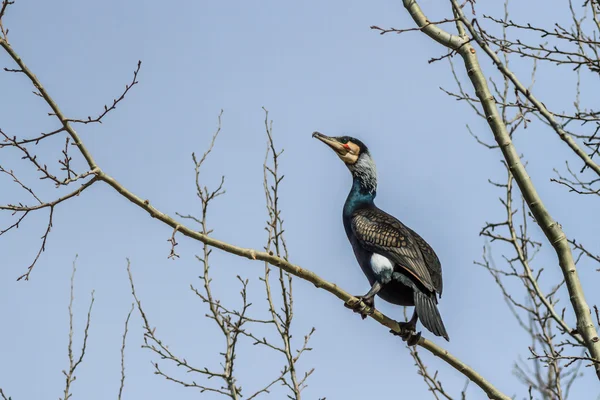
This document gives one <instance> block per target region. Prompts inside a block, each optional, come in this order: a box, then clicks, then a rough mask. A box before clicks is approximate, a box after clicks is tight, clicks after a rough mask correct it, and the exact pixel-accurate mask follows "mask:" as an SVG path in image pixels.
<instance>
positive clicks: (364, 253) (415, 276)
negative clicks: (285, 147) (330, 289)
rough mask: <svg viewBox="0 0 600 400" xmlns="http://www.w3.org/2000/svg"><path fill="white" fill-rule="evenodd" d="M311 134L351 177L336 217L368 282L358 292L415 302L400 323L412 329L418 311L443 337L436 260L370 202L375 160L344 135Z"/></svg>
mask: <svg viewBox="0 0 600 400" xmlns="http://www.w3.org/2000/svg"><path fill="white" fill-rule="evenodd" d="M313 136H314V137H316V138H318V139H319V140H321V141H323V142H325V143H326V144H327V145H329V146H330V147H331V148H332V149H333V150H335V151H336V153H337V154H338V156H339V157H340V158H341V159H342V160H343V161H344V162H345V163H346V166H347V167H348V169H349V170H350V172H351V173H352V176H353V183H352V189H351V190H350V193H349V194H348V198H347V199H346V203H345V204H344V210H343V218H342V219H343V222H344V228H345V230H346V234H347V236H348V240H349V241H350V243H351V245H352V248H353V250H354V254H355V256H356V259H357V261H358V263H359V264H360V266H361V268H362V270H363V272H364V273H365V275H366V276H367V279H368V280H369V283H370V284H371V290H370V291H369V292H368V293H367V294H366V295H364V296H358V297H359V298H360V299H361V300H362V301H363V302H364V303H366V304H367V305H369V306H371V307H373V305H374V300H373V297H374V296H375V295H376V294H377V295H379V296H380V297H381V298H382V299H384V300H386V301H388V302H390V303H393V304H398V305H403V306H415V314H414V315H413V318H412V319H411V321H410V322H409V323H407V324H405V325H406V328H407V329H408V330H410V329H412V330H413V331H414V326H415V324H416V321H417V316H418V317H419V319H420V320H421V322H422V323H423V325H424V326H425V327H426V328H427V329H429V330H430V331H431V332H433V333H434V334H435V335H437V336H443V337H444V338H446V339H447V340H448V333H447V332H446V329H445V327H444V324H443V322H442V319H441V316H440V314H439V311H438V309H437V306H436V304H437V295H441V294H442V267H441V264H440V261H439V259H438V257H437V255H436V254H435V252H434V251H433V249H432V248H431V246H429V244H428V243H427V242H426V241H425V240H424V239H423V238H422V237H421V236H419V235H418V234H417V233H415V232H414V231H413V230H411V229H410V228H408V227H407V226H405V225H404V224H402V222H400V221H398V220H397V219H396V218H394V217H393V216H391V215H389V214H387V213H386V212H384V211H382V210H380V209H379V208H377V206H375V204H374V199H375V196H376V190H377V178H376V172H375V163H374V162H373V160H372V159H371V156H370V154H369V151H368V149H367V147H366V146H365V145H364V144H363V143H362V142H360V141H359V140H357V139H354V138H350V137H347V136H344V137H339V138H331V137H327V136H325V135H322V134H320V133H318V132H315V133H314V134H313ZM418 337H419V336H418V335H417V336H416V339H415V340H413V342H412V344H414V343H416V341H417V340H418Z"/></svg>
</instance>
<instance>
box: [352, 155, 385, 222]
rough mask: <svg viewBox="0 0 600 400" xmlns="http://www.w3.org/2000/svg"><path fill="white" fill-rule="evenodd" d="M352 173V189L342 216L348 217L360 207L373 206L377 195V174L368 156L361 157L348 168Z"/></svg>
mask: <svg viewBox="0 0 600 400" xmlns="http://www.w3.org/2000/svg"><path fill="white" fill-rule="evenodd" d="M350 172H351V173H352V178H353V179H352V189H350V193H349V194H348V197H347V198H346V204H344V214H345V215H350V214H352V212H353V211H354V210H356V209H357V208H360V207H364V206H369V205H372V204H373V201H374V199H375V196H376V195H377V172H376V169H375V163H374V162H373V160H372V159H371V157H370V156H365V157H361V159H359V160H358V161H357V163H356V164H354V165H353V166H352V167H351V168H350Z"/></svg>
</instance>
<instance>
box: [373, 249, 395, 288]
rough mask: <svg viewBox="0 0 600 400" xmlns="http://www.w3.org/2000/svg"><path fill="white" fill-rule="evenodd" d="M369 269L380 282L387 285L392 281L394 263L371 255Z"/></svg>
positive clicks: (379, 255)
mask: <svg viewBox="0 0 600 400" xmlns="http://www.w3.org/2000/svg"><path fill="white" fill-rule="evenodd" d="M371 269H372V270H373V272H374V273H375V276H376V277H377V279H378V280H379V281H380V282H382V283H387V282H389V281H390V280H391V279H392V273H393V272H394V263H393V262H391V261H390V259H389V258H387V257H385V256H382V255H381V254H377V253H373V255H372V256H371Z"/></svg>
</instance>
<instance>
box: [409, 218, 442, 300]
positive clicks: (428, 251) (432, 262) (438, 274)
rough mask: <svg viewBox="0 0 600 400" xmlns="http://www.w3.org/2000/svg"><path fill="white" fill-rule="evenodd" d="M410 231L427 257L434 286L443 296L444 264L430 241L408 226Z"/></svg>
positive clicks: (426, 260)
mask: <svg viewBox="0 0 600 400" xmlns="http://www.w3.org/2000/svg"><path fill="white" fill-rule="evenodd" d="M406 229H408V231H409V232H410V233H411V234H412V235H413V237H414V238H415V242H416V243H417V246H419V250H420V251H421V254H422V255H423V258H424V259H425V264H426V265H427V270H428V271H429V276H431V281H432V282H433V287H435V290H436V292H438V294H439V295H440V296H441V295H442V289H443V284H442V264H441V263H440V259H439V258H438V256H437V254H435V251H433V249H432V248H431V246H430V245H429V243H427V242H426V241H425V239H423V238H422V237H421V236H419V234H418V233H417V232H415V231H413V230H412V229H410V228H409V227H406Z"/></svg>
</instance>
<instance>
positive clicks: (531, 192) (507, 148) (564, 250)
mask: <svg viewBox="0 0 600 400" xmlns="http://www.w3.org/2000/svg"><path fill="white" fill-rule="evenodd" d="M403 1H404V6H405V7H406V9H407V10H408V11H409V13H410V14H411V16H412V18H413V19H414V21H415V22H416V23H417V25H418V26H424V25H425V24H426V23H427V22H426V21H427V18H426V17H425V15H424V14H423V12H422V11H421V9H420V8H419V6H418V5H417V4H416V1H415V0H403ZM450 1H451V3H452V6H453V8H454V11H455V13H456V15H457V16H458V17H459V18H460V20H461V21H462V23H464V24H465V26H466V27H467V29H468V30H469V32H471V34H472V35H473V36H474V37H476V35H477V33H476V32H475V30H474V28H473V26H472V25H471V24H470V22H469V21H468V20H467V18H466V17H465V15H464V13H463V12H462V9H461V7H460V5H459V4H458V2H457V1H456V0H450ZM422 31H423V32H424V33H426V34H427V35H428V36H429V37H431V38H432V39H434V40H436V41H437V42H439V43H441V44H443V45H444V46H446V47H448V48H450V49H457V51H458V53H459V54H460V55H461V57H462V58H463V60H464V62H465V68H466V70H467V74H468V75H469V78H470V80H471V83H472V84H473V87H474V89H475V93H476V94H477V97H478V98H479V100H480V101H481V104H482V107H483V110H484V112H485V115H486V120H487V122H488V124H489V126H490V128H491V129H492V132H493V134H494V138H495V139H496V142H497V143H498V144H499V146H500V149H501V151H502V154H503V155H504V159H505V160H506V162H507V164H508V166H509V169H510V171H511V173H512V174H513V176H514V177H515V180H516V182H517V184H518V186H519V189H520V190H521V193H522V194H523V197H524V198H525V201H526V202H527V205H528V206H529V209H530V210H531V213H532V214H533V216H534V217H535V219H536V221H537V223H538V225H539V226H540V227H541V228H542V230H543V232H544V234H545V235H546V238H547V239H548V241H549V242H550V244H551V245H552V246H553V247H554V249H555V251H556V254H557V256H558V260H559V265H560V267H561V269H562V271H563V275H564V276H565V280H566V283H567V288H568V290H569V295H570V299H571V304H572V305H573V309H574V311H575V315H576V316H577V330H578V332H579V333H580V334H581V335H582V336H583V338H584V340H585V343H586V347H587V348H588V350H589V351H590V354H591V356H592V358H593V359H594V360H596V362H595V363H594V366H595V368H596V373H597V375H598V377H599V378H600V341H599V339H598V334H597V332H596V328H595V326H594V324H593V322H592V319H591V314H590V308H589V306H588V305H587V302H586V300H585V297H584V294H583V289H582V287H581V282H580V280H579V276H578V275H577V269H576V267H575V262H574V260H573V255H572V253H571V248H570V246H569V243H568V241H567V237H566V236H565V234H564V232H563V231H562V228H561V227H560V225H559V224H558V223H557V222H556V221H554V220H553V219H552V216H551V215H550V213H549V212H548V210H547V209H546V207H545V206H544V204H543V202H542V199H541V198H540V196H539V194H538V193H537V191H536V189H535V187H534V185H533V183H532V182H531V178H530V177H529V175H528V174H527V171H526V170H525V166H524V165H523V163H522V162H521V159H520V157H519V154H518V153H517V150H516V148H515V146H514V145H513V143H512V140H511V138H510V135H509V133H508V131H507V130H506V126H505V125H504V123H503V122H502V117H501V116H500V114H499V112H498V109H497V107H496V102H495V101H494V96H493V95H492V94H491V92H490V89H489V87H488V85H487V81H486V78H485V75H484V74H483V72H482V70H481V67H480V65H479V61H478V59H477V55H476V51H475V49H474V48H473V46H472V45H471V44H470V43H469V39H468V38H467V37H464V36H463V37H459V44H458V46H457V41H456V40H455V39H454V37H456V36H453V35H451V34H449V33H445V34H444V33H440V31H442V30H441V29H440V28H439V27H436V28H435V30H433V29H430V26H428V27H425V28H424V29H423V30H422ZM440 38H446V39H445V40H440ZM598 172H600V169H599V170H598Z"/></svg>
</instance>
